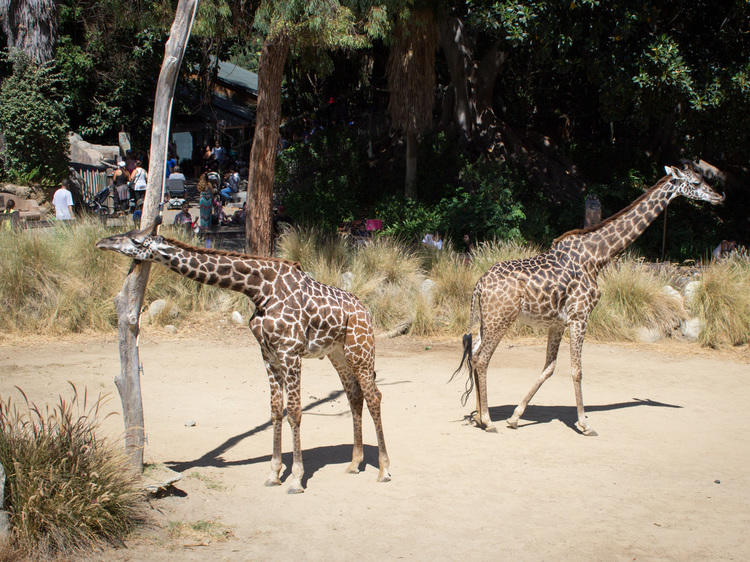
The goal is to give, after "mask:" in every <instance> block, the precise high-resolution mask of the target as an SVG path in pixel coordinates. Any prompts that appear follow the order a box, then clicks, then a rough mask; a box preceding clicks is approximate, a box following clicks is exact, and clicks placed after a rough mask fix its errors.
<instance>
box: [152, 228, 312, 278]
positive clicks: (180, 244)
mask: <svg viewBox="0 0 750 562" xmlns="http://www.w3.org/2000/svg"><path fill="white" fill-rule="evenodd" d="M164 240H166V241H167V242H169V243H170V244H172V245H173V246H177V247H178V248H182V249H183V250H192V251H194V252H200V253H202V254H211V255H214V256H227V257H230V258H250V259H255V260H266V261H272V262H276V263H285V264H288V265H290V266H292V267H294V268H296V269H299V270H300V271H301V270H302V266H301V265H300V264H299V262H296V261H291V260H286V259H284V258H275V257H269V256H251V255H248V254H243V253H242V252H232V251H231V250H219V249H217V248H199V247H198V246H192V245H190V244H186V243H185V242H180V241H179V240H175V239H174V238H167V237H166V236H165V237H164Z"/></svg>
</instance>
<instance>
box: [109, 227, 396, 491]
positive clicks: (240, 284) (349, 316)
mask: <svg viewBox="0 0 750 562" xmlns="http://www.w3.org/2000/svg"><path fill="white" fill-rule="evenodd" d="M160 222H161V221H160V220H157V222H156V224H154V225H153V227H148V228H146V229H144V230H140V231H136V230H133V231H131V232H127V233H125V234H117V235H114V236H110V237H108V238H104V239H102V240H100V241H99V242H98V243H97V244H96V247H97V248H101V249H105V250H113V251H116V252H120V253H121V254H125V255H126V256H129V257H131V258H133V259H134V260H139V261H152V262H156V263H161V264H163V265H165V266H167V267H168V268H169V269H171V270H172V271H175V272H177V273H179V274H180V275H183V276H185V277H188V278H190V279H194V280H195V281H198V282H199V283H205V284H206V285H218V286H219V287H223V288H226V289H231V290H233V291H238V292H240V293H244V294H245V295H247V296H248V297H250V300H252V301H253V304H255V313H254V314H253V316H252V318H250V330H251V331H252V333H253V335H254V336H255V339H257V340H258V343H259V344H260V350H261V354H262V355H263V361H264V362H265V365H266V370H267V372H268V381H269V383H270V385H271V419H272V422H273V455H272V457H271V473H270V474H269V476H268V479H267V480H266V485H267V486H274V485H280V484H281V480H280V478H279V476H280V474H281V470H282V468H283V465H282V463H281V423H282V418H283V410H284V396H283V394H284V391H286V402H287V416H288V418H289V425H290V426H291V428H292V434H293V444H294V445H293V449H294V453H293V457H292V459H293V460H292V475H291V479H290V486H289V493H300V492H303V491H304V489H303V487H302V478H303V475H304V467H303V464H302V450H301V444H300V423H301V421H302V409H301V399H300V373H301V359H302V358H303V357H306V358H307V357H318V358H321V359H322V358H323V357H325V356H328V359H329V360H330V361H331V363H332V364H333V366H334V368H335V369H336V371H337V372H338V374H339V377H340V378H341V382H342V384H343V385H344V390H345V391H346V396H347V398H348V399H349V405H350V407H351V411H352V419H353V422H354V447H353V451H352V462H351V464H350V465H349V467H348V469H347V471H348V472H351V473H357V472H359V465H360V464H361V463H362V461H363V460H364V451H363V446H362V403H363V398H364V400H366V401H367V408H368V409H369V410H370V415H371V416H372V419H373V421H374V422H375V430H376V433H377V439H378V463H379V472H378V481H379V482H387V481H389V480H390V479H391V475H390V473H389V471H388V468H389V466H390V461H389V459H388V453H387V452H386V448H385V439H384V437H383V426H382V423H381V419H380V398H381V394H380V391H379V390H378V388H377V386H376V385H375V370H374V367H375V348H374V343H375V342H374V336H373V330H372V322H371V319H370V313H369V312H368V311H367V309H366V308H365V307H364V306H363V305H362V303H360V302H359V300H358V299H357V298H356V297H355V296H354V295H352V294H350V293H347V292H346V291H343V290H341V289H338V288H336V287H329V286H328V285H324V284H323V283H319V282H318V281H315V280H314V279H312V278H311V277H309V276H308V275H307V274H306V273H304V272H303V271H302V269H301V268H300V265H299V264H298V263H296V262H290V261H286V260H283V259H278V258H266V257H254V256H248V255H245V254H241V253H237V252H227V251H223V250H212V249H204V248H196V247H194V246H190V245H188V244H184V243H182V242H178V241H176V240H170V239H169V238H164V237H162V236H158V235H156V234H155V232H156V227H157V226H158V224H159V223H160Z"/></svg>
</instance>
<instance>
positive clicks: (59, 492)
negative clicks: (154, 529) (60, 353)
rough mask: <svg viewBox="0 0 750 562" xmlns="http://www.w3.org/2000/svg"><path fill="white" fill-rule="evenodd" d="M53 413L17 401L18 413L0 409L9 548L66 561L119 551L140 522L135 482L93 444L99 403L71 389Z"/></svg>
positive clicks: (7, 405) (117, 458) (114, 456)
mask: <svg viewBox="0 0 750 562" xmlns="http://www.w3.org/2000/svg"><path fill="white" fill-rule="evenodd" d="M71 387H72V388H73V396H72V398H71V399H70V400H69V401H66V400H65V399H64V398H63V397H62V396H61V397H60V401H59V402H58V403H57V404H56V405H55V406H54V407H52V408H50V407H47V408H45V409H42V408H40V407H38V406H37V405H35V404H33V403H30V402H29V401H28V399H27V398H26V395H25V394H23V391H20V389H19V391H20V392H21V395H22V396H23V399H24V402H25V407H22V408H21V409H19V408H18V406H17V405H16V404H15V403H14V402H13V401H12V400H11V399H10V398H8V399H7V400H6V401H5V402H0V462H2V465H3V466H4V467H5V471H6V476H7V481H6V486H7V489H6V498H7V500H8V501H7V510H8V512H9V515H10V522H11V532H12V540H13V542H14V543H15V545H16V546H17V547H18V548H19V549H21V550H22V551H24V552H25V553H27V555H29V556H33V557H37V556H49V555H71V554H73V553H75V552H77V551H80V550H82V549H89V548H92V547H96V546H99V545H102V544H104V543H112V544H118V543H121V541H122V540H123V539H124V538H125V536H126V535H127V534H128V533H129V532H130V531H131V530H133V529H134V528H135V526H136V525H138V524H139V523H141V522H143V520H144V510H143V497H142V493H141V492H140V491H139V477H138V475H137V474H136V473H135V472H133V471H132V470H131V469H130V468H129V467H128V465H127V461H126V460H125V459H124V457H123V456H122V455H121V454H119V453H117V452H115V450H114V449H113V448H112V447H111V446H110V445H109V444H108V443H107V442H106V441H104V440H102V439H99V438H98V437H97V436H96V431H97V429H98V426H99V416H100V414H101V412H100V410H101V407H102V406H103V404H104V399H103V397H101V396H100V397H99V398H98V399H97V400H96V401H95V402H94V403H93V404H91V405H89V404H88V403H87V397H86V393H85V392H84V394H83V397H81V396H80V395H79V394H78V392H77V390H76V388H75V386H73V385H72V384H71Z"/></svg>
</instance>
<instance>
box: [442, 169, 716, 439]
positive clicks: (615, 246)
mask: <svg viewBox="0 0 750 562" xmlns="http://www.w3.org/2000/svg"><path fill="white" fill-rule="evenodd" d="M665 170H666V172H667V175H666V176H664V177H663V178H662V179H660V180H659V181H658V182H657V183H656V184H655V185H654V186H652V187H651V188H650V189H649V190H648V191H646V193H644V194H643V195H642V196H641V197H639V198H638V199H636V200H635V201H633V202H632V203H631V204H630V205H628V206H627V207H625V208H624V209H622V210H620V211H619V212H617V213H615V214H614V215H612V216H611V217H609V218H608V219H606V220H604V221H602V222H600V223H599V224H597V225H594V226H591V227H588V228H584V229H579V230H571V231H569V232H566V233H565V234H563V235H562V236H560V237H558V238H557V239H555V240H554V242H552V247H551V248H550V249H549V251H547V252H545V253H543V254H540V255H537V256H534V257H532V258H527V259H519V260H511V261H505V262H499V263H496V264H495V265H493V266H492V267H491V268H490V269H489V270H488V271H487V272H486V273H485V274H484V275H482V277H481V278H480V279H479V281H477V284H476V286H475V287H474V292H473V293H472V297H471V315H470V320H469V322H470V324H469V333H468V334H466V335H465V336H464V341H463V343H464V354H463V357H462V358H461V364H460V365H459V367H458V370H456V372H455V373H453V375H454V376H455V375H456V374H457V373H458V372H459V371H460V370H461V368H462V367H463V364H464V361H465V360H467V358H468V361H467V364H468V370H469V380H468V383H467V391H466V393H465V394H464V395H463V400H462V403H464V404H465V403H466V399H467V398H468V397H469V395H470V394H471V390H472V388H473V387H474V386H476V399H477V411H476V413H474V414H472V417H473V419H474V421H476V422H477V424H478V425H479V426H480V427H484V428H485V429H486V430H488V431H494V430H495V428H494V426H493V425H492V420H491V419H490V414H489V409H488V406H487V366H488V364H489V362H490V358H491V357H492V354H493V353H494V352H495V348H496V347H497V345H498V343H500V340H501V339H502V337H503V336H504V335H505V333H506V331H507V330H508V328H510V326H511V325H512V324H513V323H514V322H515V321H516V320H517V319H518V320H520V321H522V322H524V323H527V324H536V325H542V326H544V327H546V328H547V358H546V360H545V363H544V369H543V370H542V374H541V376H540V377H539V378H538V379H537V380H536V382H535V383H534V385H533V386H532V387H531V390H529V392H528V393H527V394H526V396H524V398H523V400H521V402H520V403H519V404H518V406H517V407H516V409H515V410H514V412H513V415H512V416H511V417H510V418H508V419H507V420H506V423H507V425H508V426H509V427H511V428H513V429H516V428H517V427H518V420H519V419H520V418H521V416H522V415H523V412H524V410H525V409H526V406H527V405H528V403H529V401H530V400H531V399H532V397H533V396H534V394H535V393H536V391H537V390H539V387H540V386H542V384H543V383H544V381H546V380H547V379H548V378H549V377H551V376H552V373H553V372H554V370H555V365H556V363H557V353H558V350H559V348H560V341H561V339H562V336H563V332H564V331H565V328H566V326H567V327H569V328H570V361H571V368H572V373H571V374H572V376H573V388H574V391H575V397H576V409H577V411H578V422H577V425H578V428H579V429H580V430H581V432H582V433H583V434H584V435H596V431H594V430H593V429H592V428H591V426H590V425H589V423H588V421H587V420H586V415H585V413H584V408H583V396H582V394H581V379H582V377H583V372H582V370H581V349H582V347H583V338H584V334H585V333H586V324H587V322H588V319H589V315H590V314H591V311H592V310H593V308H594V306H596V303H597V302H598V301H599V297H600V296H601V292H600V291H599V288H598V286H597V283H596V279H597V276H598V274H599V272H600V271H601V270H602V269H603V268H604V266H605V265H607V263H609V261H610V260H611V259H612V258H613V257H614V256H615V255H617V254H618V253H620V252H622V251H623V250H624V249H625V248H627V247H628V246H629V245H630V244H631V243H632V242H633V241H634V240H635V239H636V238H638V237H639V236H640V235H641V234H642V233H643V231H644V230H646V227H648V225H649V224H651V223H652V222H653V221H654V220H655V219H656V217H657V216H659V214H660V213H661V212H662V211H663V210H664V209H665V208H666V206H667V205H668V204H669V202H670V201H672V200H673V199H674V198H675V197H677V196H678V195H683V196H685V197H687V198H689V199H695V200H699V201H708V202H709V203H712V204H714V205H715V204H717V203H720V202H722V201H723V200H724V196H723V195H718V194H717V193H716V192H714V191H713V190H712V189H711V188H710V187H709V186H708V185H707V184H706V183H705V182H704V181H703V179H702V178H701V177H700V176H699V175H698V174H696V173H695V171H693V170H692V169H683V170H680V169H678V168H675V167H673V166H666V167H665ZM477 313H478V314H479V320H480V332H479V341H477V342H475V343H474V344H473V345H472V337H471V326H472V325H473V323H474V322H475V315H476V314H477Z"/></svg>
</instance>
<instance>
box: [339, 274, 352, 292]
mask: <svg viewBox="0 0 750 562" xmlns="http://www.w3.org/2000/svg"><path fill="white" fill-rule="evenodd" d="M353 283H354V274H353V273H352V272H351V271H345V272H344V273H342V274H341V288H342V289H344V290H345V291H351V290H352V284H353Z"/></svg>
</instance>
